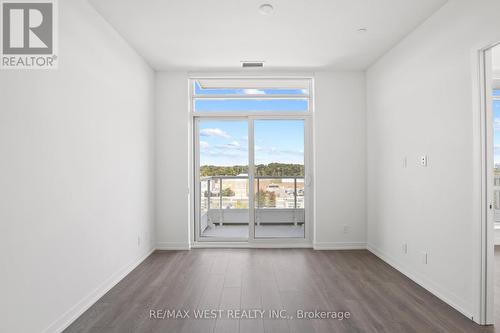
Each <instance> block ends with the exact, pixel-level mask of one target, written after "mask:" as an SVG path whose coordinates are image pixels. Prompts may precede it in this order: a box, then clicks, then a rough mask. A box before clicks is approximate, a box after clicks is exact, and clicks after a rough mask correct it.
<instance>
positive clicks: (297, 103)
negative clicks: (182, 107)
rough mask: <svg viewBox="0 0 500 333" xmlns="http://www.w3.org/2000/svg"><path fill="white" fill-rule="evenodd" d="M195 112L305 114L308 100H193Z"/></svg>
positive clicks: (307, 108)
mask: <svg viewBox="0 0 500 333" xmlns="http://www.w3.org/2000/svg"><path fill="white" fill-rule="evenodd" d="M194 108H195V111H196V112H261V111H272V112H307V111H308V110H309V100H308V99H307V98H302V99H300V98H297V99H241V98H239V99H195V101H194Z"/></svg>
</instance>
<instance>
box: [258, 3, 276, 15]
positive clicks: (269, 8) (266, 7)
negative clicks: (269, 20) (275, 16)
mask: <svg viewBox="0 0 500 333" xmlns="http://www.w3.org/2000/svg"><path fill="white" fill-rule="evenodd" d="M273 11H274V7H273V5H271V4H269V3H265V4H263V5H260V7H259V12H260V13H261V14H262V15H269V14H271V13H272V12H273Z"/></svg>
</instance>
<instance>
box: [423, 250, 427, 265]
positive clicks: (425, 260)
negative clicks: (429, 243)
mask: <svg viewBox="0 0 500 333" xmlns="http://www.w3.org/2000/svg"><path fill="white" fill-rule="evenodd" d="M427 262H428V254H427V252H422V264H424V265H427Z"/></svg>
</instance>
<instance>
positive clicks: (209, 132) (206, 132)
mask: <svg viewBox="0 0 500 333" xmlns="http://www.w3.org/2000/svg"><path fill="white" fill-rule="evenodd" d="M200 135H201V136H216V137H219V138H224V139H229V138H231V136H230V135H229V134H227V133H226V132H224V131H223V130H221V129H220V128H204V129H202V130H201V131H200Z"/></svg>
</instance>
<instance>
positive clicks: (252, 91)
mask: <svg viewBox="0 0 500 333" xmlns="http://www.w3.org/2000/svg"><path fill="white" fill-rule="evenodd" d="M243 93H244V94H245V95H265V94H266V92H265V91H264V90H260V89H243Z"/></svg>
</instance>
